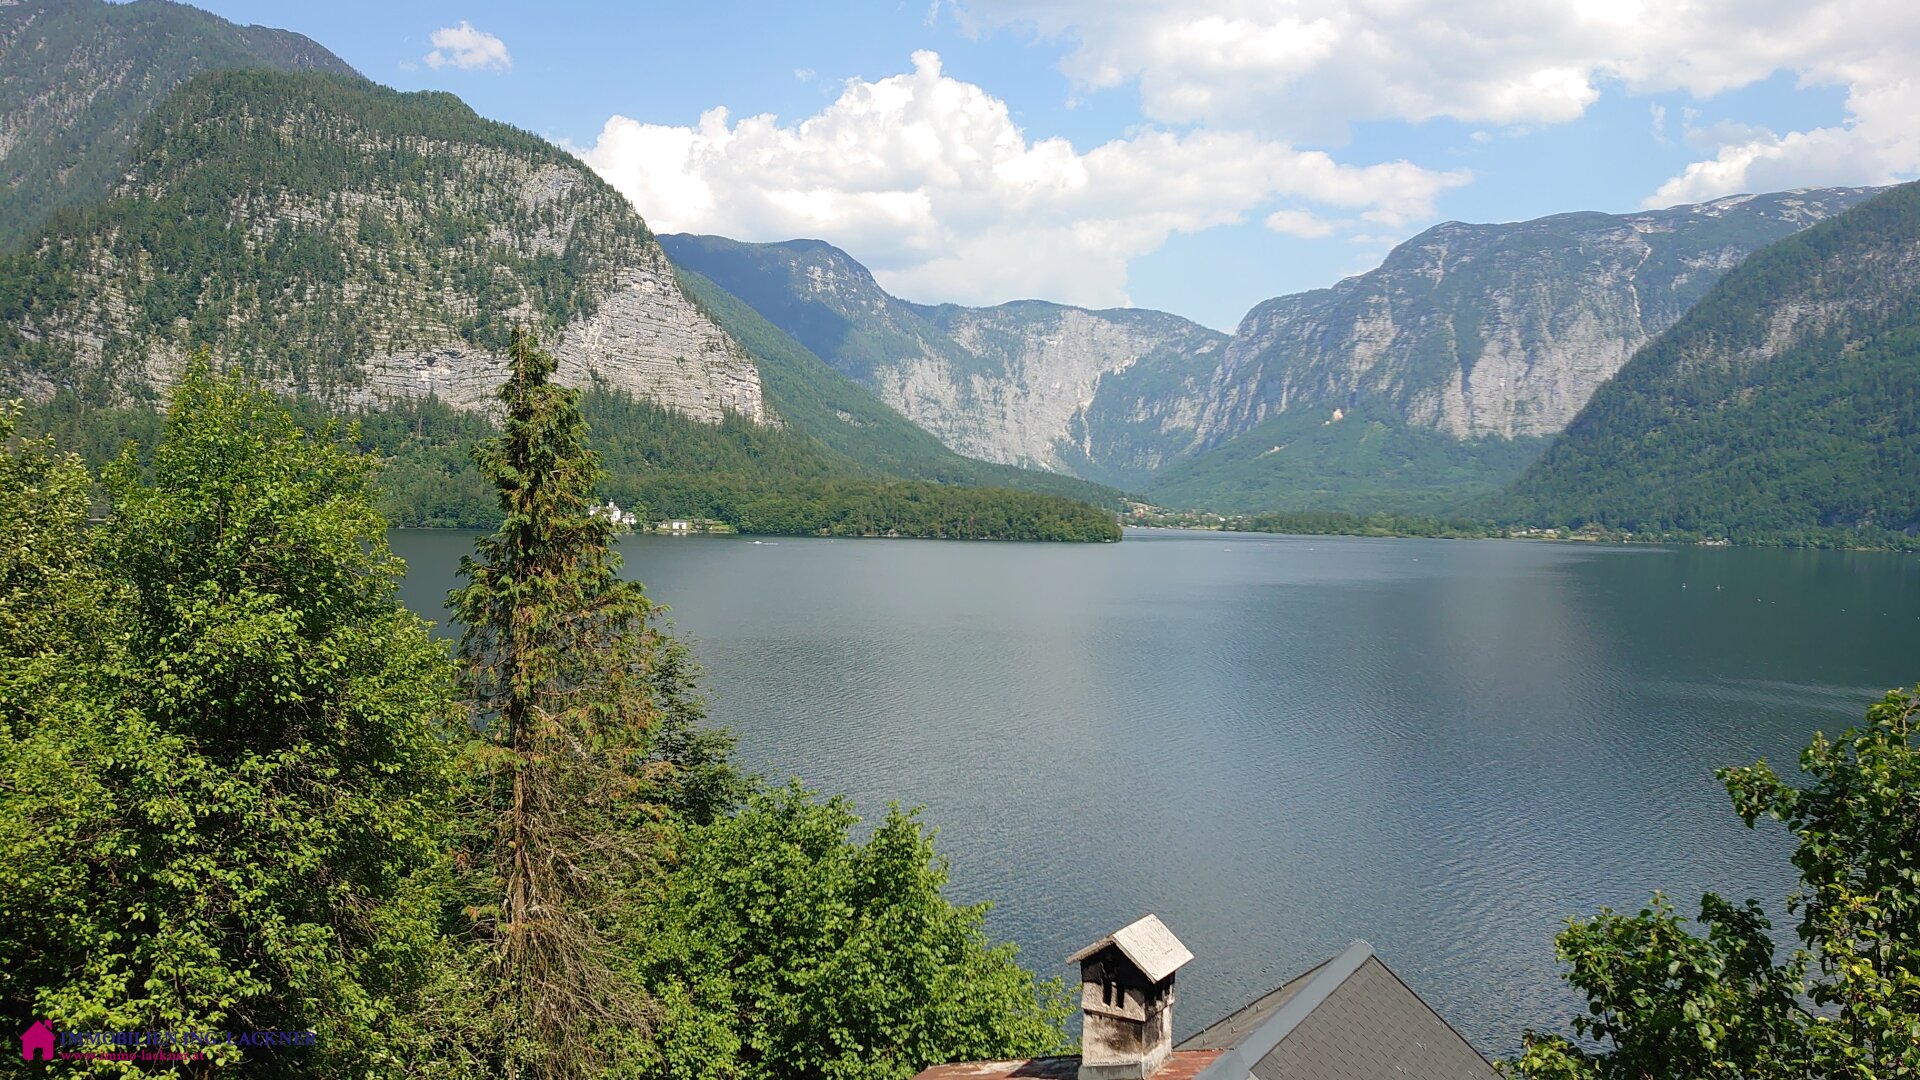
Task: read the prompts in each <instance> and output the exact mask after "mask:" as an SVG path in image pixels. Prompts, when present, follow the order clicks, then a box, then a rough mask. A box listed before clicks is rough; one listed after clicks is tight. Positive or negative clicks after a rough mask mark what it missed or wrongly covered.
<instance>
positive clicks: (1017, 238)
mask: <svg viewBox="0 0 1920 1080" xmlns="http://www.w3.org/2000/svg"><path fill="white" fill-rule="evenodd" d="M578 152H579V153H580V155H581V157H582V158H583V159H584V160H585V161H586V162H587V163H588V164H589V165H591V166H592V167H593V168H594V169H595V170H596V171H598V172H599V173H600V174H601V175H602V176H604V177H605V178H606V179H607V180H608V182H610V183H612V184H613V185H614V187H616V188H618V189H619V190H620V191H622V192H623V193H625V194H626V195H627V197H628V198H629V199H631V200H632V201H633V203H634V205H635V207H636V208H638V209H639V211H640V213H641V214H642V215H643V216H645V217H646V218H647V220H648V222H649V223H650V224H652V226H653V227H654V228H656V229H658V230H660V231H662V232H681V231H688V232H717V233H722V234H724V235H727V236H732V237H735V238H738V239H744V240H781V239H788V238H791V237H796V236H817V237H822V238H825V239H828V240H831V241H832V242H834V243H836V244H839V245H840V246H842V247H845V248H847V249H849V250H850V251H852V252H853V253H854V254H855V255H856V256H857V257H859V258H860V259H861V261H863V262H865V263H866V264H867V265H868V266H869V267H871V268H872V269H873V271H874V273H875V276H876V277H877V278H879V279H880V281H881V283H882V284H883V285H885V286H886V287H887V288H888V289H889V290H891V291H894V292H896V293H899V294H901V295H904V296H908V297H913V298H916V299H937V300H953V301H960V302H967V303H993V302H998V301H1002V300H1008V299H1014V298H1018V297H1027V296H1039V297H1046V298H1048V299H1056V300H1064V301H1067V302H1071V303H1080V304H1087V305H1093V306H1104V305H1117V304H1124V303H1126V302H1127V294H1126V277H1127V265H1128V263H1129V262H1130V261H1131V260H1133V259H1135V258H1138V257H1140V256H1142V255H1145V254H1147V253H1150V252H1152V251H1154V250H1156V249H1158V248H1159V247H1160V246H1161V245H1162V244H1164V243H1165V242H1166V240H1167V238H1168V236H1170V235H1171V234H1173V233H1176V232H1195V231H1199V230H1202V229H1207V228H1211V227H1213V226H1217V225H1225V224H1230V223H1235V222H1239V221H1243V220H1245V219H1246V217H1247V216H1248V215H1249V214H1252V213H1257V212H1259V211H1260V210H1263V209H1265V208H1266V207H1268V206H1271V205H1272V204H1273V203H1275V202H1279V201H1282V200H1285V201H1288V202H1292V203H1299V202H1305V203H1310V204H1315V205H1319V206H1324V207H1333V208H1338V209H1339V210H1340V211H1343V212H1345V213H1348V214H1354V215H1357V216H1359V217H1360V218H1362V219H1364V220H1367V221H1372V222H1377V223H1380V224H1385V225H1388V226H1397V225H1403V224H1407V223H1410V222H1413V221H1416V220H1419V219H1422V218H1425V217H1429V216H1431V215H1432V213H1433V203H1434V199H1435V197H1436V196H1437V195H1439V194H1440V193H1441V192H1442V191H1444V190H1446V189H1447V188H1449V187H1452V186H1454V185H1458V184H1461V183H1465V182H1466V180H1467V175H1466V174H1465V173H1461V172H1439V171H1434V170H1430V169H1426V168H1422V167H1420V166H1417V165H1413V164H1410V163H1407V162H1404V161H1402V162H1388V163H1381V164H1372V165H1364V166H1362V165H1350V164H1342V163H1340V162H1337V161H1335V160H1334V159H1333V158H1332V157H1331V156H1329V155H1328V154H1326V153H1324V152H1321V151H1316V150H1303V149H1298V148H1296V147H1294V146H1292V145H1290V144H1289V143H1287V142H1284V141H1280V140H1276V139H1273V138H1269V137H1266V136H1262V135H1258V134H1254V133H1250V132H1245V131H1213V130H1205V129H1201V130H1194V131H1188V132H1172V131H1165V130H1158V129H1151V128H1150V129H1146V130H1143V131H1139V132H1136V133H1133V134H1131V135H1130V136H1129V137H1127V138H1124V139H1116V140H1113V141H1111V142H1107V143H1104V144H1102V145H1100V146H1096V147H1092V148H1091V149H1087V150H1084V151H1082V150H1079V149H1077V148H1075V147H1074V146H1073V145H1072V144H1071V143H1069V142H1067V141H1066V140H1064V139H1058V138H1048V139H1029V138H1028V137H1027V136H1026V134H1025V133H1024V132H1023V131H1021V129H1020V128H1019V126H1018V125H1016V124H1015V123H1014V122H1013V120H1012V118H1011V116H1010V115H1009V112H1008V109H1007V105H1006V103H1005V102H1003V101H1000V100H999V99H997V98H995V97H993V96H992V95H991V94H989V93H988V92H987V91H986V90H984V89H982V88H981V87H979V86H975V85H973V84H971V83H966V82H962V81H959V80H956V79H953V78H951V77H949V76H947V75H945V74H944V73H943V72H942V71H941V67H940V58H939V57H938V56H937V55H935V54H934V53H931V52H918V53H915V54H914V55H913V70H912V71H911V72H909V73H903V74H899V75H894V76H890V77H887V78H883V79H879V80H877V81H871V82H868V81H863V80H858V79H855V80H849V81H847V82H846V83H845V84H844V86H843V87H842V90H841V93H840V96H839V97H838V99H836V100H835V101H834V102H833V103H832V104H830V105H829V106H827V107H826V108H825V109H824V110H823V111H821V112H820V113H818V114H817V115H814V116H811V117H808V118H806V119H804V120H801V121H799V122H797V123H788V124H783V123H781V122H780V121H779V120H777V119H776V118H775V117H772V116H751V117H744V118H741V119H738V120H735V119H734V118H732V117H731V116H730V114H729V113H728V112H727V111H726V110H725V109H721V108H716V109H712V110H709V111H708V112H707V113H705V114H704V115H702V116H701V117H700V120H699V122H698V123H697V124H696V125H694V126H692V127H683V126H669V125H660V124H645V123H641V122H639V121H636V120H632V119H629V118H627V117H623V116H615V117H613V118H611V119H610V120H608V121H607V123H606V125H605V126H604V127H603V128H602V130H601V132H600V135H599V137H598V139H597V141H596V142H595V143H594V145H593V146H591V147H588V148H584V149H581V150H579V151H578ZM1296 215H1297V216H1296ZM1316 223H1317V224H1316ZM1324 224H1325V223H1324V222H1320V221H1319V219H1317V218H1315V217H1314V215H1313V214H1312V213H1310V212H1308V211H1304V210H1278V211H1274V212H1273V214H1272V215H1270V216H1269V218H1268V225H1269V227H1272V228H1278V229H1281V230H1282V231H1290V232H1293V233H1294V234H1295V235H1300V234H1301V233H1302V231H1303V230H1305V231H1307V232H1311V231H1312V230H1313V229H1316V228H1318V227H1320V226H1321V225H1324ZM1327 228H1328V230H1329V231H1331V228H1332V227H1331V226H1327ZM1321 235H1324V233H1322V234H1321Z"/></svg>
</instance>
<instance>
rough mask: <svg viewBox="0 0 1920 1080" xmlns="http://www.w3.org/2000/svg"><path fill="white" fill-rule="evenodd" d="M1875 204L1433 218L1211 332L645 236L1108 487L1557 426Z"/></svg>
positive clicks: (1800, 200)
mask: <svg viewBox="0 0 1920 1080" xmlns="http://www.w3.org/2000/svg"><path fill="white" fill-rule="evenodd" d="M1871 194H1872V189H1864V188H1844V189H1818V190H1809V191H1796V192H1786V193H1781V194H1775V195H1762V196H1757V197H1756V196H1736V197H1733V198H1727V199H1721V200H1718V201H1715V202H1711V203H1705V204H1701V205H1699V206H1682V207H1675V208H1672V209H1669V210H1659V211H1651V212H1647V213H1641V214H1623V215H1609V214H1594V213H1581V214H1563V215H1559V216H1556V217H1549V218H1541V219H1539V220H1536V221H1526V222H1519V223H1515V224H1504V225H1466V224H1461V223H1459V222H1449V223H1447V224H1444V225H1439V226H1436V227H1434V228H1432V229H1430V230H1428V231H1427V232H1425V233H1422V234H1421V235H1419V236H1417V237H1415V238H1413V239H1412V240H1409V241H1407V242H1406V243H1404V244H1402V245H1401V246H1400V247H1398V248H1396V249H1394V251H1393V253H1392V254H1391V255H1389V256H1388V257H1387V259H1386V261H1385V262H1384V263H1383V264H1382V265H1381V266H1380V267H1379V268H1378V269H1376V270H1373V271H1370V272H1368V273H1366V274H1362V275H1360V276H1359V277H1355V278H1349V279H1348V280H1346V281H1343V282H1341V283H1339V284H1338V285H1335V286H1334V287H1333V288H1330V289H1322V290H1318V291H1315V292H1309V293H1302V294H1299V295H1295V296H1283V297H1279V298H1276V299H1273V300H1269V301H1267V302H1265V303H1263V304H1261V305H1259V306H1258V307H1256V308H1254V310H1253V311H1251V312H1250V313H1248V315H1247V317H1246V318H1245V319H1244V320H1243V321H1242V322H1241V325H1240V327H1239V329H1238V330H1237V332H1236V333H1235V334H1234V335H1233V336H1232V338H1231V339H1230V340H1229V339H1228V338H1226V337H1225V336H1224V335H1220V334H1217V333H1214V332H1213V331H1211V330H1208V329H1206V328H1204V327H1201V326H1197V325H1195V324H1194V323H1191V322H1188V321H1187V320H1184V319H1180V318H1177V317H1175V316H1171V315H1166V314H1164V313H1161V312H1154V311H1143V310H1125V311H1097V312H1095V311H1084V310H1081V309H1077V308H1067V307H1061V306H1059V305H1054V304H1045V303H1039V302H1033V301H1026V302H1021V303H1014V304H1004V305H1001V306H999V307H995V308H984V309H981V308H961V307H953V306H941V307H923V306H920V305H915V304H909V303H906V302H904V301H901V300H899V299H896V298H895V297H892V296H889V295H888V294H887V293H886V292H885V291H884V290H882V289H881V288H880V287H879V285H878V284H877V283H876V282H875V281H874V280H873V277H872V275H871V274H869V273H868V272H867V271H866V268H864V267H862V266H861V265H860V264H859V263H857V262H855V261H853V259H852V258H850V257H849V256H848V255H847V254H846V253H845V252H842V251H840V250H838V249H837V248H833V247H831V246H829V245H826V244H823V243H820V242H818V241H792V242H789V243H785V244H741V243H737V242H735V241H731V240H724V239H721V238H718V237H692V236H669V237H664V238H663V239H662V242H663V243H664V244H665V245H666V247H667V251H668V254H669V255H671V256H672V257H673V258H674V260H675V261H676V262H679V263H681V264H682V265H686V266H689V267H691V268H692V269H695V270H698V271H700V272H701V273H703V274H705V275H707V276H708V277H710V278H712V279H714V280H715V281H716V282H717V283H719V284H720V285H721V287H723V288H726V289H728V290H729V291H731V292H733V293H734V294H735V295H737V296H739V297H740V298H741V299H743V300H745V301H746V302H747V303H749V304H750V305H752V306H753V307H755V308H756V309H757V310H758V311H759V312H760V314H761V315H763V316H765V317H766V318H767V319H768V320H769V321H771V322H773V323H774V324H775V325H777V326H779V327H781V328H782V329H784V330H786V331H787V332H788V333H790V334H792V335H794V336H795V337H797V338H799V339H800V340H801V341H802V342H803V343H804V344H806V345H807V346H808V347H809V348H811V349H812V350H813V351H814V352H816V353H818V354H819V355H820V356H821V358H822V359H825V360H827V362H829V363H831V364H833V365H834V366H835V367H837V368H839V369H840V370H841V371H842V372H843V373H845V374H847V375H849V376H851V377H853V378H855V379H858V380H860V381H861V382H863V383H864V384H866V385H867V386H868V387H870V388H871V389H873V390H874V391H875V392H877V393H878V394H880V396H881V397H883V398H885V399H886V400H887V402H888V403H889V404H892V405H893V406H894V407H895V408H897V409H899V410H900V411H901V412H903V413H905V414H906V415H907V416H908V417H910V418H911V419H913V420H914V421H915V422H917V423H919V424H921V425H922V426H924V427H925V428H927V429H928V430H929V431H931V432H933V433H934V434H935V435H937V436H939V438H940V439H941V440H942V441H944V442H945V443H947V445H949V446H951V447H953V448H954V449H956V450H959V451H961V452H962V453H966V454H971V455H974V456H977V457H982V458H986V459H988V460H991V461H1001V462H1009V463H1016V464H1024V465H1036V466H1040V467H1043V468H1048V469H1055V470H1059V471H1066V472H1072V473H1074V474H1076V475H1079V476H1081V477H1084V478H1086V479H1090V480H1098V481H1100V482H1103V483H1110V484H1119V485H1123V486H1125V485H1138V484H1143V483H1147V482H1148V481H1150V480H1151V478H1152V477H1153V476H1154V475H1155V474H1157V473H1160V472H1161V471H1163V470H1164V469H1166V468H1167V467H1169V466H1171V465H1174V464H1177V463H1179V462H1182V461H1185V460H1189V459H1192V458H1194V457H1196V456H1198V455H1203V454H1205V453H1206V452H1208V451H1209V450H1211V449H1212V448H1214V447H1216V446H1219V445H1221V444H1223V443H1226V442H1228V441H1230V440H1232V439H1234V438H1236V437H1238V436H1241V435H1243V434H1246V433H1248V432H1251V431H1252V430H1253V429H1255V428H1257V427H1259V426H1260V425H1261V424H1262V423H1264V422H1265V421H1267V420H1269V419H1271V418H1273V417H1277V416H1280V415H1282V414H1284V413H1288V412H1290V411H1294V410H1301V409H1304V410H1308V411H1311V412H1313V413H1315V414H1316V415H1318V416H1319V417H1321V418H1323V419H1324V418H1325V417H1326V416H1330V415H1332V411H1333V410H1335V409H1340V410H1347V411H1352V410H1355V409H1357V408H1358V409H1364V410H1365V411H1367V412H1368V414H1369V415H1372V416H1376V417H1387V418H1391V422H1393V423H1397V424H1404V425H1406V426H1409V427H1411V428H1413V429H1416V430H1421V431H1433V432H1438V433H1440V434H1443V435H1446V436H1449V437H1452V438H1455V439H1463V440H1469V439H1479V438H1483V437H1487V436H1492V437H1497V438H1504V439H1516V438H1528V437H1533V436H1542V435H1550V434H1553V433H1555V432H1557V431H1559V430H1561V429H1562V428H1564V427H1565V426H1566V425H1567V422H1568V421H1569V420H1570V419H1572V417H1573V415H1574V414H1575V413H1576V412H1578V411H1579V410H1580V408H1581V406H1583V405H1585V404H1586V402H1587V400H1588V399H1589V398H1590V397H1592V396H1593V393H1594V390H1595V389H1596V388H1598V387H1599V386H1600V385H1601V384H1602V383H1604V382H1605V381H1606V380H1607V379H1608V378H1609V377H1611V376H1612V375H1613V373H1614V372H1616V371H1618V370H1619V369H1620V367H1621V365H1623V364H1625V363H1626V361H1627V358H1628V357H1630V356H1632V355H1633V353H1634V350H1636V349H1638V348H1639V347H1640V346H1641V345H1642V344H1644V343H1645V342H1646V341H1647V340H1648V339H1649V338H1651V337H1652V336H1653V335H1655V334H1657V333H1659V332H1660V331H1661V330H1663V329H1665V328H1666V327H1668V326H1670V325H1672V323H1673V322H1674V320H1676V319H1678V318H1679V317H1680V315H1681V314H1682V313H1683V312H1685V311H1686V310H1687V309H1688V308H1689V307H1691V306H1692V305H1693V304H1694V303H1695V302H1696V301H1697V300H1699V298H1700V297H1701V296H1703V295H1705V294H1706V292H1707V290H1708V289H1710V288H1711V287H1712V286H1713V284H1714V283H1715V282H1716V281H1718V280H1719V278H1720V276H1721V275H1722V274H1724V273H1725V272H1726V271H1727V270H1728V269H1729V268H1731V267H1733V266H1735V265H1737V264H1738V263H1739V262H1740V260H1741V259H1743V258H1744V257H1745V256H1746V255H1747V254H1748V253H1750V252H1752V251H1754V250H1756V249H1758V248H1760V247H1762V246H1764V245H1766V244H1769V243H1771V242H1773V241H1775V240H1778V239H1780V238H1782V237H1785V236H1788V235H1791V234H1792V233H1794V232H1797V231H1799V230H1801V229H1804V228H1806V227H1807V226H1809V225H1812V224H1814V223H1815V222H1818V221H1821V220H1823V219H1825V218H1827V217H1830V216H1832V215H1833V214H1836V213H1839V212H1841V211H1843V210H1845V209H1846V208H1847V207H1849V206H1852V205H1854V204H1855V203H1857V202H1859V201H1861V200H1862V199H1864V198H1866V197H1868V196H1869V195H1871Z"/></svg>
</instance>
